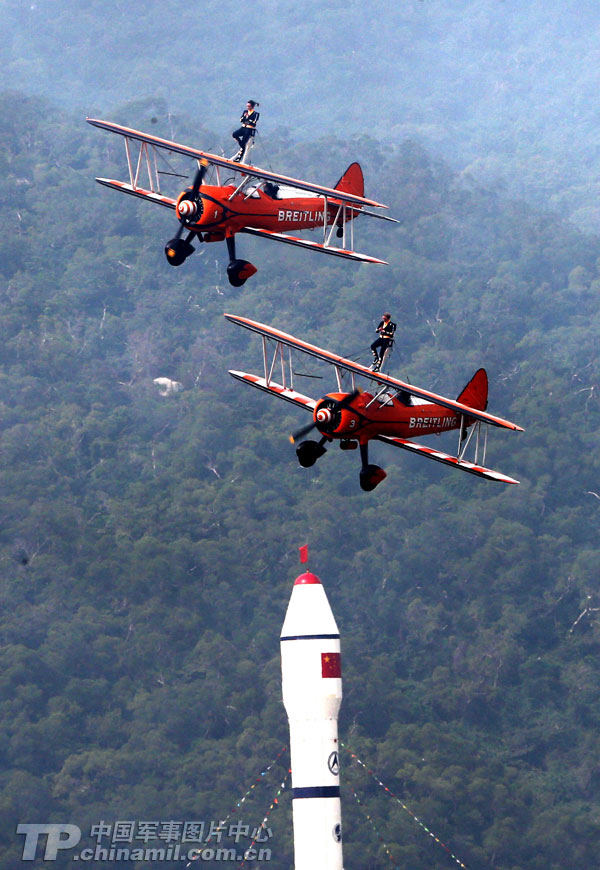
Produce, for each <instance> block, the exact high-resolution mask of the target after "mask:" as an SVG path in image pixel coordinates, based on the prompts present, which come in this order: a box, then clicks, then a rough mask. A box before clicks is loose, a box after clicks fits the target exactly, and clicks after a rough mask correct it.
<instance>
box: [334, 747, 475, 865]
mask: <svg viewBox="0 0 600 870" xmlns="http://www.w3.org/2000/svg"><path fill="white" fill-rule="evenodd" d="M340 746H341V747H342V748H343V749H344V750H345V751H346V752H347V753H348V755H349V756H350V758H352V759H353V761H355V762H356V763H357V764H358V765H360V767H362V768H363V770H364V771H366V773H368V774H369V776H370V777H371V779H374V780H375V782H376V783H377V785H378V786H380V788H382V789H383V790H384V791H385V792H386V793H387V794H389V796H390V797H392V798H394V800H395V801H396V803H398V804H400V806H401V807H402V809H403V810H405V812H407V813H408V814H409V816H411V818H412V819H413V821H415V822H416V823H417V824H418V825H419V827H420V828H421V829H422V830H423V831H425V833H426V834H427V835H428V836H429V837H431V839H432V840H434V841H435V842H436V843H437V844H438V845H439V846H441V847H442V849H444V850H445V852H447V854H448V855H449V856H450V857H451V858H452V860H453V861H455V862H456V863H457V864H458V866H459V867H462V868H463V870H467V867H466V865H465V864H463V862H462V861H461V860H460V858H457V857H456V855H454V853H453V852H452V851H451V850H450V849H449V848H448V846H447V845H446V844H445V843H444V842H443V841H442V840H440V838H439V837H437V836H436V834H434V832H433V831H430V830H429V828H428V827H427V825H425V824H424V822H422V821H421V819H420V818H419V817H418V816H416V815H415V814H414V813H413V811H412V810H411V809H410V807H407V806H406V804H405V803H404V802H403V801H402V799H401V798H400V797H398V795H397V794H394V792H393V791H392V790H391V789H390V788H388V787H387V785H384V783H383V782H382V781H381V780H380V779H379V777H378V776H377V774H376V773H375V771H373V770H371V769H370V768H369V767H367V765H366V764H365V763H364V761H362V760H361V759H360V758H359V757H358V755H356V754H355V753H354V752H350V750H349V749H348V747H347V746H346V744H345V743H343V742H342V741H341V740H340Z"/></svg>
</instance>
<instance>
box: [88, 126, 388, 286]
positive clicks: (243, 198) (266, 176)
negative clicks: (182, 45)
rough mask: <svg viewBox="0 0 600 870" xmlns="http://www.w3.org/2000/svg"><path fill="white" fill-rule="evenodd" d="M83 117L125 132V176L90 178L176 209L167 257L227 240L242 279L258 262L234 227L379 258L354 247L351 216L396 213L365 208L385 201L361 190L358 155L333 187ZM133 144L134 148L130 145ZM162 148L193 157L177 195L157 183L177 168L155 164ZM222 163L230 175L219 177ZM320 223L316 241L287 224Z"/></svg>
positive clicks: (232, 278)
mask: <svg viewBox="0 0 600 870" xmlns="http://www.w3.org/2000/svg"><path fill="white" fill-rule="evenodd" d="M86 120H87V122H88V124H92V125H93V126H94V127H100V128H101V129H103V130H109V131H110V132H112V133H118V134H119V135H120V136H123V137H124V140H125V151H126V157H127V166H128V169H129V181H128V182H125V181H115V180H113V179H110V178H97V179H96V181H98V182H99V183H100V184H103V185H105V186H106V187H112V188H114V189H115V190H120V191H121V192H122V193H128V194H130V195H132V196H137V197H140V198H141V199H145V200H149V201H151V202H156V203H159V204H160V205H163V206H166V207H167V208H171V209H173V210H174V211H175V215H176V217H177V219H178V221H179V229H178V230H177V233H176V234H175V236H174V237H173V238H172V239H171V240H170V241H169V242H167V244H166V246H165V254H166V256H167V260H168V262H169V263H170V264H171V265H172V266H180V265H181V264H182V263H183V262H184V261H185V260H186V259H187V258H188V257H189V256H190V254H191V253H193V251H194V247H193V245H192V244H191V242H192V240H193V239H195V240H196V241H198V242H220V241H223V240H225V242H226V243H227V250H228V254H229V265H228V266H227V275H228V278H229V282H230V283H231V284H232V285H233V286H234V287H241V285H242V284H243V283H244V282H245V281H246V280H247V279H248V278H249V277H250V276H251V275H253V274H254V273H255V272H256V267H255V266H253V265H252V263H249V262H248V261H247V260H240V259H238V258H237V255H236V250H235V237H236V235H237V233H249V234H251V235H254V236H261V237H262V238H268V239H274V240H275V241H277V242H285V243H286V244H289V245H297V246H299V247H303V248H310V249H311V250H314V251H321V252H322V253H324V254H332V255H333V256H336V257H345V258H346V259H349V260H357V261H359V262H361V263H383V264H385V260H378V259H377V258H376V257H370V256H368V255H367V254H359V253H358V252H357V251H355V250H354V249H353V248H354V231H353V220H354V218H356V217H358V215H361V214H366V215H369V216H370V217H376V218H380V219H381V220H387V221H392V222H393V223H398V221H396V220H395V219H394V218H390V217H387V216H386V215H382V214H379V213H377V212H372V211H368V210H367V209H366V208H365V206H368V207H370V208H387V206H385V205H382V203H380V202H375V200H372V199H367V198H366V197H365V196H364V179H363V173H362V169H361V168H360V165H359V164H358V163H352V164H351V165H350V166H349V167H348V169H347V170H346V172H345V173H344V174H343V175H342V177H341V178H340V180H339V181H338V183H337V184H336V185H335V187H333V188H330V187H324V186H323V185H319V184H312V183H310V182H306V181H300V180H298V179H296V178H289V177H287V176H285V175H279V174H277V173H275V172H271V171H269V170H266V169H259V168H257V167H255V166H252V165H250V164H248V163H238V162H236V161H234V160H232V159H229V158H227V157H219V156H218V155H216V154H209V153H208V152H204V151H199V150H197V149H196V148H187V147H185V146H184V145H178V144H177V143H176V142H171V141H169V140H168V139H161V138H159V137H158V136H151V135H148V134H147V133H141V132H140V131H139V130H132V129H130V128H129V127H122V126H121V125H120V124H113V123H111V122H109V121H98V120H96V119H95V118H87V119H86ZM136 149H137V153H134V152H135V151H136ZM246 153H247V152H246ZM166 154H169V155H174V154H180V155H183V156H184V157H188V158H192V159H193V160H195V161H196V162H197V167H198V168H197V170H196V173H195V177H194V180H193V184H192V185H191V187H187V188H186V189H185V190H183V191H182V192H181V193H179V195H178V196H175V197H170V196H166V195H165V194H163V193H161V190H160V176H161V175H162V174H164V175H176V174H177V173H173V172H167V171H161V170H159V168H158V166H159V159H160V158H161V157H164V156H165V155H166ZM165 159H166V158H165ZM211 166H212V167H214V171H215V175H216V179H215V183H213V184H207V183H205V176H206V173H207V171H208V169H209V167H211ZM222 170H225V171H226V172H230V173H232V175H231V176H229V177H223V178H221V171H222ZM146 179H147V181H146ZM318 227H320V228H321V229H322V241H320V242H317V241H310V240H308V239H302V238H298V237H297V236H296V235H290V234H289V233H290V231H297V230H305V229H315V228H318ZM334 230H335V240H334V238H333V235H334Z"/></svg>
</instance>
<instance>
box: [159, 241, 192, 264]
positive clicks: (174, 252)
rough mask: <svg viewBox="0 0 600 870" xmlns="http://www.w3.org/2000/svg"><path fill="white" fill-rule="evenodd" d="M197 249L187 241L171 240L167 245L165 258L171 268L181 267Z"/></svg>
mask: <svg viewBox="0 0 600 870" xmlns="http://www.w3.org/2000/svg"><path fill="white" fill-rule="evenodd" d="M195 250H196V249H195V248H194V246H193V245H190V243H189V242H187V241H186V240H185V239H171V241H170V242H167V244H166V245H165V256H166V258H167V262H168V263H169V265H171V266H181V264H182V263H184V262H185V261H186V260H187V258H188V257H189V256H190V254H193V253H194V251H195Z"/></svg>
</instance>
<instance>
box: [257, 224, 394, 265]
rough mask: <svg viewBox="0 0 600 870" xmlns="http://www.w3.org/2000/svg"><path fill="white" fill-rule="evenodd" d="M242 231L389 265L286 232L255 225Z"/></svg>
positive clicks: (335, 255) (362, 260)
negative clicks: (258, 227) (255, 226)
mask: <svg viewBox="0 0 600 870" xmlns="http://www.w3.org/2000/svg"><path fill="white" fill-rule="evenodd" d="M240 232H242V233H248V234H249V235H251V236H261V237H262V238H263V239H273V241H275V242H284V243H285V244H286V245H297V246H298V247H299V248H310V249H312V250H313V251H320V252H321V253H322V254H331V255H332V256H334V257H344V259H346V260H358V261H359V262H361V263H380V264H381V265H383V266H387V265H388V263H387V262H386V261H385V260H378V259H377V257H369V256H368V254H359V253H358V251H347V250H345V249H344V248H335V247H333V246H332V245H323V244H321V243H320V242H313V241H311V240H310V239H299V238H298V237H297V236H288V235H286V234H285V233H278V232H275V230H259V229H255V228H254V227H244V229H242V230H240Z"/></svg>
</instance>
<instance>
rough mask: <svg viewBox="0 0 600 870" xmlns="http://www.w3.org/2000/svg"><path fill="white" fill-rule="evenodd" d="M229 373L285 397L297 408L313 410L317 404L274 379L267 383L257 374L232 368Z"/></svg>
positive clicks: (237, 378)
mask: <svg viewBox="0 0 600 870" xmlns="http://www.w3.org/2000/svg"><path fill="white" fill-rule="evenodd" d="M229 374H230V375H231V377H232V378H235V379H236V380H238V381H242V382H243V383H245V384H250V386H251V387H256V388H257V389H259V390H264V392H265V393H273V395H275V396H279V398H280V399H285V401H286V402H291V403H292V404H293V405H297V406H298V407H299V408H306V409H307V411H312V410H314V407H315V405H316V404H317V403H316V401H315V400H314V399H311V398H309V397H308V396H303V395H302V393H297V392H296V390H292V389H290V388H289V387H282V386H281V384H276V383H275V382H274V381H269V382H268V383H267V381H266V380H265V378H259V377H257V375H250V374H248V373H247V372H236V371H233V370H232V369H230V370H229Z"/></svg>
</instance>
